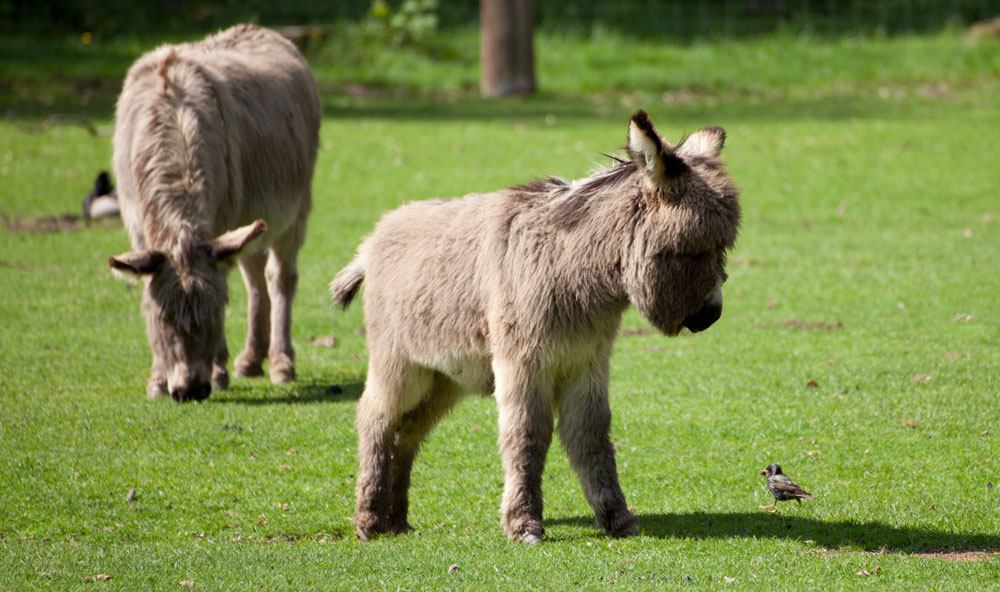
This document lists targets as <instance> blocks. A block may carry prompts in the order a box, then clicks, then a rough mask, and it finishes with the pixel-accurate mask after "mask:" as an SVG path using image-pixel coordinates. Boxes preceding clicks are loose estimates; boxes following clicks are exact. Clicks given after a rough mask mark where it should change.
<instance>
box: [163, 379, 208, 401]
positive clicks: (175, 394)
mask: <svg viewBox="0 0 1000 592" xmlns="http://www.w3.org/2000/svg"><path fill="white" fill-rule="evenodd" d="M211 393H212V385H211V384H209V383H207V382H201V383H196V384H194V385H192V386H188V387H181V388H173V389H171V390H170V396H171V398H173V400H174V401H177V402H178V403H187V402H189V401H204V400H205V399H207V398H208V395H210V394H211Z"/></svg>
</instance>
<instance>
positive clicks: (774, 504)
mask: <svg viewBox="0 0 1000 592" xmlns="http://www.w3.org/2000/svg"><path fill="white" fill-rule="evenodd" d="M776 505H778V502H776V501H774V502H771V504H770V505H767V506H760V509H761V510H766V509H768V508H773V507H774V506H776Z"/></svg>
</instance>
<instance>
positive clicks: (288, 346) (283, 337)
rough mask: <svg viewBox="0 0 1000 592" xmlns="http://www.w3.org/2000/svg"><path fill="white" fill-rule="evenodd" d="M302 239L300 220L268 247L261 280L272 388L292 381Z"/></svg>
mask: <svg viewBox="0 0 1000 592" xmlns="http://www.w3.org/2000/svg"><path fill="white" fill-rule="evenodd" d="M305 237H306V222H305V219H302V220H300V221H299V222H298V223H297V224H296V225H295V226H294V227H292V228H291V229H290V230H289V231H288V232H286V233H285V234H284V235H282V236H281V237H280V238H279V239H278V240H276V241H275V242H274V243H273V244H272V245H271V248H270V253H269V256H268V260H267V267H266V270H265V276H266V278H267V293H268V295H269V296H270V298H271V345H270V347H269V348H268V352H267V359H268V373H269V374H270V376H271V382H272V383H274V384H280V383H283V382H291V381H293V380H295V351H294V350H293V349H292V300H293V299H294V298H295V288H296V287H297V286H298V283H299V269H298V263H297V259H298V253H299V249H300V248H301V247H302V243H303V242H304V241H305Z"/></svg>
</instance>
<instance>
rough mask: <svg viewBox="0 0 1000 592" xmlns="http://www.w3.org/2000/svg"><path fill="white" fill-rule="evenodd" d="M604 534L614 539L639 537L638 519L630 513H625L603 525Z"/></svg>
mask: <svg viewBox="0 0 1000 592" xmlns="http://www.w3.org/2000/svg"><path fill="white" fill-rule="evenodd" d="M603 526H604V532H606V533H608V534H609V535H611V536H613V537H615V538H624V537H631V536H638V535H639V519H638V518H636V517H635V515H634V514H633V513H632V512H629V511H627V510H626V511H625V512H624V513H622V514H620V515H618V516H616V517H615V518H614V519H613V520H611V521H610V523H608V524H604V525H603Z"/></svg>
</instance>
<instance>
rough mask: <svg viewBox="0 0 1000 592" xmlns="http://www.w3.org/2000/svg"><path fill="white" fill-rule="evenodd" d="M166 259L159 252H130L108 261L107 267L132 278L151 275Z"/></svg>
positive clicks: (158, 269)
mask: <svg viewBox="0 0 1000 592" xmlns="http://www.w3.org/2000/svg"><path fill="white" fill-rule="evenodd" d="M166 259H167V257H166V255H164V254H163V253H161V252H159V251H131V252H128V253H122V254H121V255H118V256H117V257H111V258H110V259H108V266H109V267H111V269H112V270H114V271H117V272H124V273H126V274H129V275H133V276H142V275H152V274H154V273H156V272H158V271H160V269H161V268H162V267H163V262H164V261H166Z"/></svg>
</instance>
